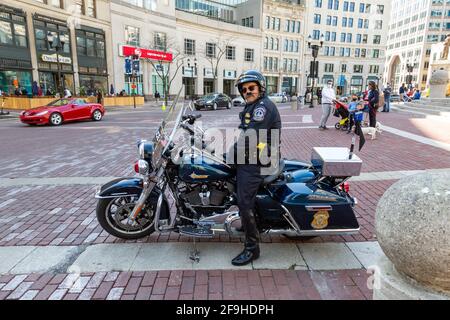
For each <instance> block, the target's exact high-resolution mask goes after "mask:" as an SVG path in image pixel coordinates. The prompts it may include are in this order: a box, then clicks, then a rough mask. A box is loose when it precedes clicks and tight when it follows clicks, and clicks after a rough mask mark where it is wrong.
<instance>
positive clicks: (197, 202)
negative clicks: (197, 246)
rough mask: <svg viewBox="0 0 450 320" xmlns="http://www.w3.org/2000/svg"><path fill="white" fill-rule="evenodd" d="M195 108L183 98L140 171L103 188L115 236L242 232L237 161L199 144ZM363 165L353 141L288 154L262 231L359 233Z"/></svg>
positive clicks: (101, 217) (260, 203)
mask: <svg viewBox="0 0 450 320" xmlns="http://www.w3.org/2000/svg"><path fill="white" fill-rule="evenodd" d="M188 111H189V108H188V107H187V106H185V105H183V104H181V103H178V98H176V99H175V101H174V103H173V104H172V106H171V107H170V109H169V112H168V115H167V117H166V119H165V120H164V121H162V123H161V125H160V127H159V129H158V130H157V132H156V134H155V136H154V138H153V140H152V141H146V140H141V141H140V142H138V150H139V152H138V154H139V160H138V161H137V163H136V164H135V171H136V172H137V173H138V176H136V177H132V178H120V179H116V180H113V181H111V182H109V183H107V184H105V185H103V186H102V187H100V189H99V190H98V191H97V193H96V196H95V197H96V198H97V199H98V204H97V208H96V214H97V219H98V221H99V224H100V225H101V226H102V227H103V229H104V230H106V231H107V232H108V233H110V234H111V235H113V236H116V237H118V238H122V239H139V238H143V237H145V236H148V235H150V234H152V233H154V232H159V233H168V232H177V233H179V234H182V235H185V236H190V237H193V239H194V243H195V239H196V238H210V237H214V235H215V234H221V233H222V234H228V235H238V236H239V235H242V233H241V232H239V231H238V230H239V228H240V217H239V213H238V212H237V211H235V210H232V209H233V208H236V174H235V168H233V166H232V165H229V164H227V163H226V161H225V160H224V158H222V157H219V156H216V155H215V154H214V152H211V151H209V150H208V148H207V147H205V146H204V145H203V144H202V146H201V147H197V146H195V144H193V143H192V142H193V140H194V138H195V137H196V136H198V135H200V136H201V135H202V134H204V132H203V131H201V129H200V131H199V130H198V129H196V127H195V126H194V125H195V123H196V121H198V119H200V118H201V115H200V114H197V115H195V114H189V112H188ZM180 132H181V133H182V134H181V135H180V137H181V138H180V137H178V138H176V136H177V133H180ZM361 165H362V161H361V160H360V159H359V158H358V157H357V156H356V155H352V152H351V151H350V150H349V149H348V148H314V149H313V152H312V157H311V163H304V162H301V161H297V160H286V159H282V160H281V161H280V163H279V166H278V167H277V169H276V172H274V173H273V174H272V175H270V176H267V177H266V178H265V179H264V183H263V185H262V186H261V188H260V190H259V192H258V195H257V200H256V213H257V218H256V219H257V226H258V229H259V231H260V233H261V234H263V233H271V234H273V233H279V234H283V235H286V236H287V237H305V236H308V237H311V236H321V235H347V234H354V233H358V232H359V224H358V221H357V219H356V216H355V213H354V211H353V207H354V206H355V205H356V204H357V200H356V199H355V198H354V197H352V196H351V195H350V194H349V184H348V181H347V180H348V179H350V178H351V177H352V176H357V175H359V174H360V171H361ZM169 198H170V199H171V200H172V201H171V202H169ZM191 258H192V259H195V260H197V261H198V257H197V256H195V255H194V257H193V256H192V255H191Z"/></svg>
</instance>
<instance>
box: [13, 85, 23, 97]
mask: <svg viewBox="0 0 450 320" xmlns="http://www.w3.org/2000/svg"><path fill="white" fill-rule="evenodd" d="M14 94H15V95H16V96H17V97H18V96H20V95H21V94H22V92H20V89H19V87H16V89H15V90H14Z"/></svg>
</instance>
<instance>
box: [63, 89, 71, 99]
mask: <svg viewBox="0 0 450 320" xmlns="http://www.w3.org/2000/svg"><path fill="white" fill-rule="evenodd" d="M64 98H66V99H69V98H72V92H70V90H69V89H68V88H65V89H64Z"/></svg>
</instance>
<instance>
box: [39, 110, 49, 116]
mask: <svg viewBox="0 0 450 320" xmlns="http://www.w3.org/2000/svg"><path fill="white" fill-rule="evenodd" d="M47 113H48V111H42V112H39V113H36V116H38V117H40V116H43V115H46V114H47Z"/></svg>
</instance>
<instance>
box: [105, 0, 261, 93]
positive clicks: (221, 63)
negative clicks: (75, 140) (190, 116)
mask: <svg viewBox="0 0 450 320" xmlns="http://www.w3.org/2000/svg"><path fill="white" fill-rule="evenodd" d="M242 2H245V1H237V0H236V1H207V0H202V1H191V0H177V1H168V0H157V1H151V2H150V1H135V0H122V1H119V0H111V19H112V28H113V32H112V42H113V54H112V55H113V57H114V83H115V85H116V87H117V88H118V89H120V90H125V91H126V92H127V93H128V94H130V93H131V92H133V91H132V86H133V85H136V90H137V93H138V94H142V95H144V96H147V97H153V96H154V94H155V92H156V91H158V92H159V93H160V94H162V93H163V88H164V84H163V82H170V83H171V86H170V94H171V95H174V94H177V93H178V92H179V90H180V89H181V88H182V86H184V91H183V92H182V93H181V96H182V97H193V96H200V95H203V94H208V93H212V92H223V93H226V94H228V95H230V96H235V95H237V91H236V88H235V87H234V82H235V80H236V78H237V77H238V76H239V75H240V74H241V73H242V72H243V71H245V70H249V69H252V68H258V67H259V61H260V60H261V55H260V52H261V50H260V48H261V31H260V30H259V29H258V28H257V27H256V24H255V26H254V27H251V26H250V24H247V25H245V19H244V22H242V19H241V18H240V12H241V11H242V10H241V9H240V8H239V5H240V4H241V3H242ZM242 24H244V25H242ZM130 46H131V47H134V48H137V49H139V51H141V52H143V51H148V50H151V51H156V52H160V53H171V54H172V58H173V61H172V62H171V63H168V61H164V62H162V61H159V60H154V59H152V58H149V59H147V58H145V57H142V56H141V59H140V65H141V70H140V73H139V76H138V77H137V78H132V77H131V76H130V75H129V74H127V72H126V60H127V58H128V56H127V54H126V53H125V52H124V48H125V49H126V48H127V47H130ZM166 74H168V77H165V75H166ZM161 75H162V76H161Z"/></svg>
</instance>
